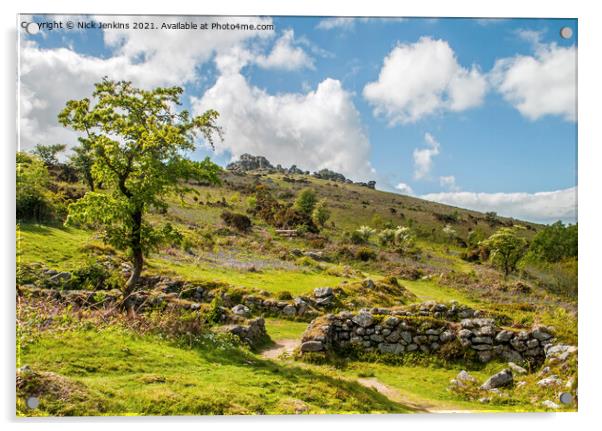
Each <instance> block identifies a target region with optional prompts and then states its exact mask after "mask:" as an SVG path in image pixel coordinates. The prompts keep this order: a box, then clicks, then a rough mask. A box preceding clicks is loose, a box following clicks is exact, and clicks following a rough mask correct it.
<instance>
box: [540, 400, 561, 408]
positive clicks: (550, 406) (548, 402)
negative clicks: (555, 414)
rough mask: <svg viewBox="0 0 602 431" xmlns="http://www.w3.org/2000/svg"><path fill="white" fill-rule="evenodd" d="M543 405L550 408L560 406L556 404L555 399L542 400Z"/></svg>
mask: <svg viewBox="0 0 602 431" xmlns="http://www.w3.org/2000/svg"><path fill="white" fill-rule="evenodd" d="M541 405H542V406H544V407H546V408H548V409H554V410H556V409H559V408H560V406H559V405H558V404H556V403H555V402H554V401H550V400H545V401H542V402H541Z"/></svg>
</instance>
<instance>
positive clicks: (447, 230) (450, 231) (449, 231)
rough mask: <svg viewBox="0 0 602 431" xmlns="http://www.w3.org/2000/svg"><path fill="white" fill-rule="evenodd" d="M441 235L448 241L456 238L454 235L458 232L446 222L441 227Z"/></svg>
mask: <svg viewBox="0 0 602 431" xmlns="http://www.w3.org/2000/svg"><path fill="white" fill-rule="evenodd" d="M443 235H444V236H445V238H446V239H447V240H448V241H452V240H453V239H455V238H456V236H457V235H458V233H457V232H456V230H455V229H454V228H453V227H451V226H450V225H448V224H446V225H445V227H444V228H443Z"/></svg>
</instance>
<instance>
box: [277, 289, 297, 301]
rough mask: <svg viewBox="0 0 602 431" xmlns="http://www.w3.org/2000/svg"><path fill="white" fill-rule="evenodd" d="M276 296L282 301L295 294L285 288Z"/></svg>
mask: <svg viewBox="0 0 602 431" xmlns="http://www.w3.org/2000/svg"><path fill="white" fill-rule="evenodd" d="M276 298H278V299H280V300H282V301H288V300H290V299H293V295H291V293H290V292H289V291H288V290H283V291H282V292H278V294H277V295H276Z"/></svg>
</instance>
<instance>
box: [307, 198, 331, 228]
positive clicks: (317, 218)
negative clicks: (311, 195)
mask: <svg viewBox="0 0 602 431" xmlns="http://www.w3.org/2000/svg"><path fill="white" fill-rule="evenodd" d="M311 218H312V220H313V222H314V223H315V224H316V225H318V226H320V227H324V225H325V224H326V222H327V221H328V219H329V218H330V210H329V209H328V207H327V206H326V200H325V199H321V200H320V201H318V203H317V204H316V206H315V208H314V210H313V212H312V213H311Z"/></svg>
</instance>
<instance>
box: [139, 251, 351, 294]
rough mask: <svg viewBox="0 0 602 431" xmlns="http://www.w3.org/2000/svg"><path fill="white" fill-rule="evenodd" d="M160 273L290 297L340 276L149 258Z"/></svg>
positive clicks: (337, 280) (330, 283) (332, 282)
mask: <svg viewBox="0 0 602 431" xmlns="http://www.w3.org/2000/svg"><path fill="white" fill-rule="evenodd" d="M149 264H150V265H152V266H154V267H155V268H156V269H157V270H159V271H160V272H164V273H168V272H173V273H175V274H177V275H179V276H181V277H183V278H185V279H187V280H190V281H220V282H224V283H228V284H231V285H234V286H242V287H246V288H255V289H260V290H265V291H267V292H270V293H278V292H282V291H288V292H290V293H291V294H293V295H301V294H309V293H311V291H312V290H313V289H314V288H316V287H325V286H331V287H334V286H337V285H338V284H339V283H341V281H343V280H346V279H345V278H343V277H337V276H333V275H329V274H325V273H322V272H320V271H313V270H305V271H304V270H292V271H285V270H278V269H266V270H262V271H258V272H250V271H244V270H236V269H232V268H216V267H207V266H201V265H194V264H191V263H187V262H174V261H167V260H164V259H159V258H153V259H149Z"/></svg>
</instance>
